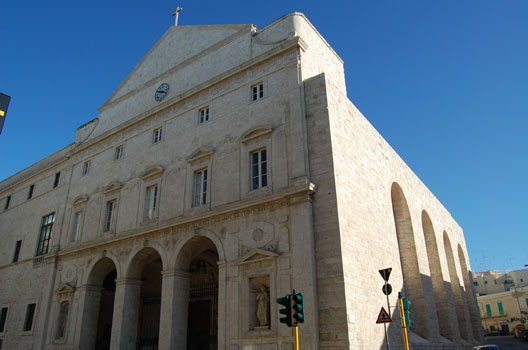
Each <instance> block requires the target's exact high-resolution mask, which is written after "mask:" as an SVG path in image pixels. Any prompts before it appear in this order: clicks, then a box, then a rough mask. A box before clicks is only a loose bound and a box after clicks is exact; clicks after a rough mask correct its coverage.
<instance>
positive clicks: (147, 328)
mask: <svg viewBox="0 0 528 350" xmlns="http://www.w3.org/2000/svg"><path fill="white" fill-rule="evenodd" d="M161 270H162V263H161V259H156V260H154V261H152V262H150V263H148V264H147V265H146V266H145V267H144V269H143V274H142V277H141V280H142V281H143V284H142V286H141V309H140V312H141V314H140V319H139V349H140V350H158V342H159V326H160V310H161Z"/></svg>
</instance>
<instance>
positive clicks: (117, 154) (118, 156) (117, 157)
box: [114, 146, 123, 160]
mask: <svg viewBox="0 0 528 350" xmlns="http://www.w3.org/2000/svg"><path fill="white" fill-rule="evenodd" d="M121 158H123V146H117V147H116V149H115V155H114V160H120V159H121Z"/></svg>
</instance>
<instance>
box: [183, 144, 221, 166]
mask: <svg viewBox="0 0 528 350" xmlns="http://www.w3.org/2000/svg"><path fill="white" fill-rule="evenodd" d="M213 153H214V150H213V149H212V148H208V147H200V148H198V149H197V150H195V151H194V152H192V153H191V154H190V155H189V156H188V157H187V158H185V159H186V160H187V162H189V163H191V164H192V163H196V162H198V161H201V160H204V159H207V158H210V157H211V156H212V155H213Z"/></svg>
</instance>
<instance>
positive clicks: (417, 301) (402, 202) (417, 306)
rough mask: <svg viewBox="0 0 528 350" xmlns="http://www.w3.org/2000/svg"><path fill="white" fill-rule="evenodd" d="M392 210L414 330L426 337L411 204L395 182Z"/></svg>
mask: <svg viewBox="0 0 528 350" xmlns="http://www.w3.org/2000/svg"><path fill="white" fill-rule="evenodd" d="M391 200H392V211H393V214H394V223H395V225H396V235H397V237H398V248H399V253H400V260H401V266H402V273H403V281H404V290H405V295H406V297H407V298H409V299H410V300H412V304H411V308H412V309H411V312H412V315H413V318H414V319H415V320H416V321H415V322H413V327H412V328H413V330H414V331H415V332H416V333H418V334H419V335H421V336H422V337H424V338H428V336H429V326H428V319H427V317H426V315H427V314H428V310H427V306H426V303H425V297H424V292H423V286H422V280H421V276H420V270H419V264H418V256H417V254H416V244H415V242H414V233H413V228H412V222H411V213H410V212H409V206H408V205H407V200H406V199H405V195H404V194H403V191H402V189H401V187H400V186H399V185H398V184H397V183H396V182H394V183H393V184H392V187H391Z"/></svg>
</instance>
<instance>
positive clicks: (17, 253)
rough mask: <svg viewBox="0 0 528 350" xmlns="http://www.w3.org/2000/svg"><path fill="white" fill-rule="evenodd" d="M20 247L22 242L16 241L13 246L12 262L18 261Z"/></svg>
mask: <svg viewBox="0 0 528 350" xmlns="http://www.w3.org/2000/svg"><path fill="white" fill-rule="evenodd" d="M21 247H22V241H16V244H15V254H14V255H13V262H14V263H15V262H17V261H18V256H19V255H20V248H21Z"/></svg>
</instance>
